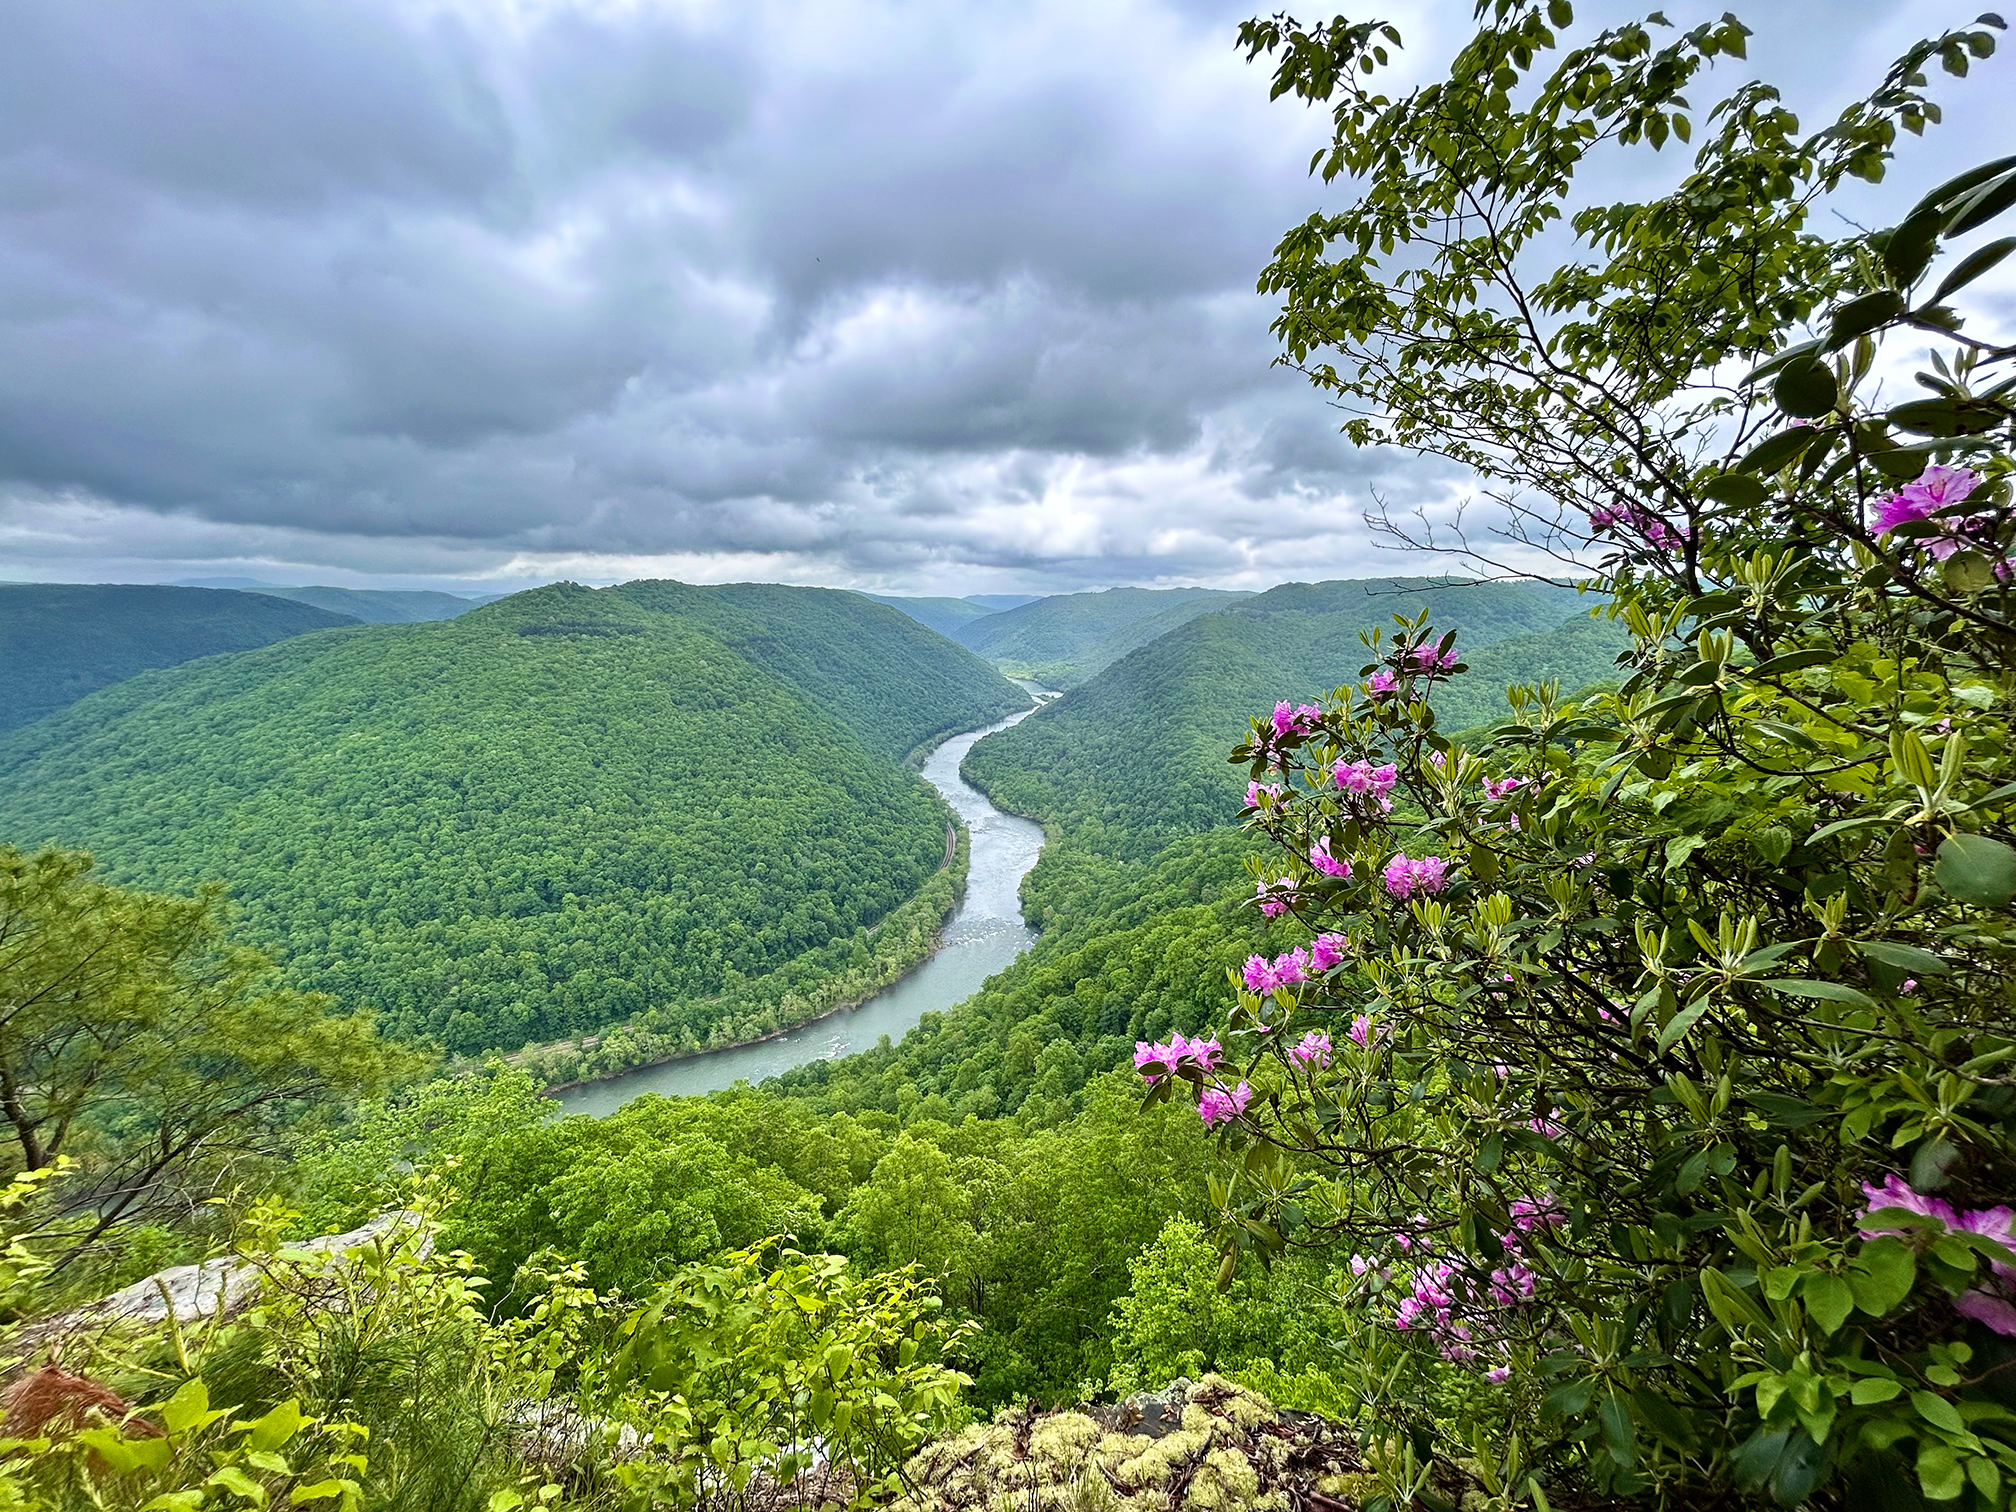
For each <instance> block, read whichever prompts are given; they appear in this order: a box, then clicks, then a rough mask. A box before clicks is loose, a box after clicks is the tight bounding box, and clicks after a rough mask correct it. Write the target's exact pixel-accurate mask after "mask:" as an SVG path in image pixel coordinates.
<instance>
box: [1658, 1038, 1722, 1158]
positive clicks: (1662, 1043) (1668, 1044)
mask: <svg viewBox="0 0 2016 1512" xmlns="http://www.w3.org/2000/svg"><path fill="white" fill-rule="evenodd" d="M1711 1006H1712V1005H1711V1004H1708V1003H1696V1004H1695V1005H1694V1006H1693V1007H1691V1008H1683V1009H1681V1010H1680V1011H1679V1012H1678V1013H1676V1014H1674V1015H1673V1017H1672V1018H1671V1019H1670V1020H1669V1021H1668V1022H1667V1025H1666V1027H1665V1028H1664V1029H1661V1030H1660V1031H1659V1053H1660V1054H1661V1055H1664V1054H1665V1053H1666V1052H1667V1051H1668V1050H1671V1049H1672V1048H1673V1047H1674V1046H1675V1045H1676V1044H1678V1043H1679V1042H1680V1039H1681V1037H1682V1036H1683V1035H1685V1034H1686V1033H1687V1031H1688V1030H1689V1029H1692V1028H1693V1027H1694V1025H1695V1024H1696V1023H1698V1022H1699V1021H1700V1018H1701V1015H1702V1014H1704V1013H1706V1012H1707V1011H1708V1009H1709V1008H1710V1007H1711ZM1696 1158H1697V1159H1701V1160H1704V1161H1705V1160H1706V1159H1707V1152H1706V1151H1705V1150H1704V1151H1702V1152H1701V1154H1700V1155H1699V1156H1698V1157H1696Z"/></svg>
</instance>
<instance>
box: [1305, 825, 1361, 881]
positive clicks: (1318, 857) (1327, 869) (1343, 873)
mask: <svg viewBox="0 0 2016 1512" xmlns="http://www.w3.org/2000/svg"><path fill="white" fill-rule="evenodd" d="M1309 864H1310V865H1311V866H1313V867H1315V868H1316V870H1318V871H1319V872H1321V873H1323V875H1324V876H1326V877H1338V878H1344V877H1348V876H1350V875H1351V863H1350V862H1349V861H1346V860H1343V859H1342V858H1340V857H1337V856H1333V855H1331V854H1330V837H1329V836H1328V835H1323V836H1319V837H1318V839H1317V841H1316V843H1315V844H1314V845H1312V846H1310V847H1309Z"/></svg>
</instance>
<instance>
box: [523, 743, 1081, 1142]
mask: <svg viewBox="0 0 2016 1512" xmlns="http://www.w3.org/2000/svg"><path fill="white" fill-rule="evenodd" d="M1028 712H1033V710H1031V711H1024V713H1018V714H1016V715H1013V716H1011V717H1010V718H1009V719H1007V720H1003V721H1000V722H999V723H997V724H995V725H990V726H988V727H987V729H985V730H968V731H965V732H963V733H962V734H959V735H956V736H954V737H953V738H951V739H950V740H948V741H946V742H944V743H943V744H942V745H941V746H940V747H939V748H938V749H937V750H935V751H933V752H932V753H931V754H930V756H929V758H928V759H927V760H926V761H925V763H924V768H923V775H924V777H925V779H926V780H927V781H929V782H930V783H931V784H932V785H933V786H934V787H936V788H937V789H938V791H939V792H940V793H941V794H942V795H943V796H944V797H945V799H946V800H947V802H948V803H950V804H951V806H952V808H953V809H954V810H955V811H956V812H957V813H958V815H959V817H960V818H961V819H962V820H963V821H964V825H963V828H962V830H961V836H962V838H961V841H960V844H959V847H958V849H959V851H960V853H961V854H960V859H959V862H958V869H959V871H960V872H961V873H962V874H963V875H964V877H965V887H964V894H963V897H962V898H961V899H960V900H959V901H958V903H957V907H956V909H955V911H954V913H953V916H952V919H951V921H950V922H949V923H948V924H945V925H944V927H943V929H942V931H938V930H936V929H935V926H936V924H937V922H938V919H939V918H941V917H942V915H939V916H934V918H933V921H932V922H933V924H934V933H933V938H932V939H931V940H927V941H926V942H925V943H926V944H927V945H929V944H931V943H933V942H934V941H935V943H936V944H937V947H938V948H937V950H936V951H935V953H933V952H929V951H927V952H926V954H928V959H924V960H922V961H921V963H919V964H917V965H916V966H915V967H914V969H911V970H908V971H906V972H905V973H904V974H902V975H901V976H900V977H897V978H896V979H894V980H892V981H890V982H889V983H888V984H886V985H885V986H883V987H882V988H881V989H880V990H878V991H875V992H873V993H872V994H871V995H869V996H868V997H867V998H866V1000H865V1001H861V1002H859V1003H858V1004H857V1005H856V1006H854V1007H853V1008H852V1009H851V1010H849V1011H842V1007H843V1005H839V1004H835V1005H833V1006H832V1007H829V1008H827V1009H825V1010H824V1011H823V1012H822V1013H821V1014H819V1015H817V1016H811V1015H807V1016H804V1017H802V1018H800V1019H799V1020H798V1021H797V1022H796V1023H795V1024H792V1025H790V1026H788V1027H786V1026H784V1025H781V1024H779V1025H776V1026H775V1027H771V1026H763V1027H761V1028H759V1029H758V1031H757V1032H756V1033H754V1034H751V1035H748V1036H746V1037H743V1042H742V1043H740V1044H737V1045H733V1046H722V1047H719V1048H707V1047H701V1046H676V1045H675V1046H672V1047H670V1048H671V1049H672V1051H673V1053H672V1054H669V1055H665V1056H661V1057H659V1058H657V1060H656V1061H655V1063H654V1064H652V1065H650V1066H649V1067H647V1068H641V1069H636V1070H627V1071H624V1072H622V1073H620V1074H617V1075H614V1076H607V1075H604V1076H603V1077H601V1078H600V1079H597V1080H593V1081H584V1080H583V1079H582V1078H580V1077H578V1076H577V1077H574V1078H553V1079H552V1080H554V1081H562V1080H573V1081H574V1082H575V1083H576V1085H574V1086H571V1087H570V1086H561V1087H556V1088H554V1095H555V1096H556V1097H557V1098H558V1099H559V1101H560V1103H561V1104H562V1106H563V1107H565V1108H566V1109H567V1110H568V1111H569V1112H585V1113H594V1114H602V1113H608V1112H612V1111H614V1110H615V1109H616V1108H618V1107H620V1106H622V1105H623V1103H625V1102H627V1101H629V1100H630V1099H631V1098H633V1097H638V1096H642V1095H643V1094H645V1093H647V1092H656V1093H661V1094H663V1095H666V1096H690V1095H695V1094H698V1093H703V1092H709V1091H713V1090H716V1089H718V1088H721V1087H727V1086H731V1085H733V1084H734V1083H735V1082H736V1081H738V1080H748V1081H752V1082H755V1081H761V1080H763V1079H765V1078H766V1077H770V1076H776V1075H778V1074H780V1073H782V1072H784V1071H788V1070H790V1069H791V1068H792V1067H793V1066H797V1065H803V1064H805V1063H806V1062H808V1061H815V1060H824V1059H829V1058H832V1057H834V1056H839V1055H846V1054H851V1053H853V1052H854V1051H857V1050H864V1049H868V1048H870V1047H871V1046H873V1045H874V1044H875V1043H876V1041H877V1040H878V1039H879V1038H881V1037H883V1036H885V1035H886V1036H888V1037H890V1038H900V1037H901V1036H902V1035H903V1034H905V1033H907V1032H909V1030H910V1029H911V1028H913V1027H915V1025H916V1023H917V1020H918V1019H919V1018H921V1017H922V1016H923V1015H924V1014H925V1013H928V1012H933V1011H936V1010H940V1009H943V1008H948V1007H950V1006H951V1005H952V1004H953V1003H956V1002H959V1001H961V1000H962V999H964V998H965V997H967V996H969V995H970V994H971V993H972V992H973V991H975V990H976V989H977V988H978V987H979V985H980V984H981V982H983V981H985V980H986V979H987V978H988V977H989V976H992V975H993V974H994V973H995V972H996V971H999V970H1001V969H1002V968H1004V967H1006V966H1007V965H1008V964H1009V963H1010V962H1012V961H1013V960H1014V959H1015V957H1016V956H1018V955H1020V954H1021V953H1022V951H1023V950H1025V949H1027V948H1028V946H1029V945H1030V944H1031V943H1033V942H1034V939H1035V935H1034V933H1033V932H1032V931H1031V930H1030V929H1029V927H1028V926H1027V925H1026V924H1025V923H1024V922H1023V919H1022V912H1021V902H1020V896H1019V892H1020V883H1021V880H1022V878H1023V876H1024V875H1026V874H1027V873H1028V871H1029V869H1030V868H1031V867H1033V866H1034V865H1035V863H1036V857H1037V854H1038V852H1039V851H1040V849H1041V847H1042V842H1043V833H1042V830H1041V828H1040V827H1039V826H1037V825H1034V824H1030V823H1028V822H1027V821H1024V820H1021V819H1016V818H1011V817H1010V816H1008V815H1005V814H1002V813H1001V812H1000V811H998V810H997V809H995V808H994V806H993V805H992V804H990V803H989V802H988V801H987V800H986V798H985V797H984V796H983V795H982V794H981V793H980V792H978V791H977V790H976V789H974V788H973V787H971V786H969V785H968V784H967V783H966V782H965V781H964V780H962V779H961V777H960V776H959V766H960V763H961V762H962V761H963V760H964V759H965V756H966V753H967V752H968V751H969V750H971V749H972V746H973V743H974V742H975V741H977V740H979V739H980V738H981V736H983V735H985V734H987V733H989V732H991V731H992V730H995V729H1001V728H1005V727H1006V726H1007V725H1010V724H1013V723H1015V722H1016V721H1018V720H1020V719H1021V718H1023V717H1025V715H1026V713H1028ZM939 875H940V876H941V877H944V876H946V875H947V874H946V873H940V874H939ZM612 1037H613V1036H612ZM570 1048H571V1047H570ZM682 1050H683V1052H684V1053H679V1052H681V1051H682ZM696 1051H697V1052H698V1053H695V1052H696ZM602 1053H603V1052H602V1047H600V1046H598V1047H596V1048H595V1051H594V1052H593V1056H594V1057H595V1058H599V1057H600V1055H601V1054H602ZM591 1063H592V1061H591Z"/></svg>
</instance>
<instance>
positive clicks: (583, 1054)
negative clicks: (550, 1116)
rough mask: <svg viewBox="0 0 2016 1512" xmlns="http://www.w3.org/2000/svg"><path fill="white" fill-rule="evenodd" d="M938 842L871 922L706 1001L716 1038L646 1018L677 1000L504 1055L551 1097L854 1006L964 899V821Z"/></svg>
mask: <svg viewBox="0 0 2016 1512" xmlns="http://www.w3.org/2000/svg"><path fill="white" fill-rule="evenodd" d="M946 838H947V845H946V849H947V852H948V854H947V856H946V861H945V864H943V865H941V866H940V867H939V869H938V870H937V871H936V872H934V873H933V874H932V875H931V876H930V877H929V878H928V879H927V880H926V881H925V883H924V885H923V886H922V887H920V888H919V889H918V890H917V891H916V892H914V893H912V894H911V895H910V896H909V897H908V898H907V899H905V900H904V901H903V902H902V903H899V904H898V905H897V906H896V907H895V908H893V909H891V910H890V911H889V912H888V913H887V914H885V915H884V916H883V917H882V918H881V919H880V920H879V921H877V922H876V923H875V924H874V925H873V926H872V927H871V928H869V929H867V930H863V931H862V932H861V933H860V934H858V935H853V936H849V937H848V938H847V939H844V940H835V941H833V942H832V943H831V944H828V945H826V946H823V947H822V948H820V949H819V950H815V951H809V952H807V953H806V954H805V955H802V956H800V957H798V958H797V959H796V960H794V961H790V962H787V963H786V964H785V965H784V966H782V967H780V968H779V969H778V970H777V971H774V972H770V973H768V974H767V975H765V976H762V977H758V978H756V979H755V980H754V981H751V982H747V983H745V984H743V985H742V986H741V987H740V988H738V989H736V990H735V991H733V992H731V993H722V994H720V995H718V996H716V997H713V998H710V999H708V1004H709V1006H710V1007H713V1008H715V1009H716V1010H717V1012H719V1017H718V1018H717V1021H716V1022H717V1031H716V1032H717V1033H719V1034H720V1035H721V1038H720V1039H719V1040H718V1041H715V1042H713V1043H707V1044H702V1043H700V1042H699V1041H697V1040H696V1039H694V1037H693V1035H692V1033H691V1032H690V1031H688V1030H683V1029H682V1030H679V1031H675V1032H668V1031H666V1030H664V1029H661V1028H659V1027H658V1026H657V1025H656V1024H654V1022H653V1020H654V1018H663V1019H669V1018H670V1017H672V1014H673V1012H674V1011H676V1009H677V1008H679V1007H683V1006H685V1005H683V1004H678V1005H672V1008H671V1009H668V1010H665V1011H663V1012H662V1014H661V1013H660V1012H659V1011H656V1010H646V1011H645V1012H644V1013H641V1014H639V1015H637V1016H636V1017H635V1018H632V1019H628V1020H625V1021H624V1022H622V1023H620V1024H613V1025H611V1026H610V1027H609V1028H607V1029H605V1030H603V1031H602V1032H601V1033H600V1034H596V1035H588V1036H584V1037H583V1038H582V1039H580V1040H561V1041H557V1042H549V1043H547V1044H541V1045H528V1046H526V1047H525V1048H524V1049H522V1050H518V1051H515V1052H514V1053H513V1054H511V1055H510V1056H508V1057H507V1059H508V1060H509V1061H510V1062H511V1063H512V1064H513V1065H517V1066H522V1067H524V1068H525V1069H526V1070H528V1071H530V1072H531V1073H532V1074H533V1075H534V1076H536V1077H538V1078H539V1079H540V1080H541V1081H542V1082H544V1083H545V1084H546V1091H547V1093H548V1095H549V1096H558V1095H560V1094H562V1093H565V1092H571V1091H575V1090H577V1089H579V1088H581V1087H586V1086H592V1085H594V1084H595V1083H597V1082H601V1081H607V1080H609V1079H611V1078H614V1077H622V1076H628V1075H631V1074H633V1073H636V1072H639V1071H646V1070H650V1069H653V1068H655V1067H659V1066H667V1065H671V1064H672V1063H674V1062H676V1061H681V1060H691V1059H694V1058H696V1057H699V1056H705V1055H713V1054H716V1053H719V1052H721V1051H724V1050H735V1049H740V1048H742V1047H744V1046H748V1045H760V1044H763V1043H765V1042H766V1041H769V1040H774V1039H777V1038H780V1037H781V1036H783V1035H786V1034H789V1033H791V1032H792V1031H793V1030H795V1029H802V1028H805V1027H806V1026H807V1025H811V1024H816V1023H818V1022H819V1021H820V1020H821V1019H826V1018H831V1017H832V1016H833V1015H834V1014H836V1013H845V1012H847V1011H848V1010H849V1009H852V1008H859V1007H860V1006H861V1005H862V1004H863V1003H865V1002H867V1001H869V1000H870V999H871V998H873V997H875V996H876V994H878V993H881V992H886V991H887V990H888V989H889V988H890V987H891V986H893V985H894V984H896V983H897V982H900V981H901V980H902V979H903V978H904V977H906V976H908V975H909V974H910V973H911V972H913V971H916V970H917V969H918V968H920V967H922V966H923V965H925V964H926V963H927V962H928V961H929V960H930V959H931V957H932V956H933V955H935V954H936V953H937V950H938V947H939V944H940V942H941V940H942V938H943V934H944V929H945V925H946V923H947V921H949V920H950V919H951V917H952V915H953V913H954V912H955V911H956V910H957V908H958V906H959V903H960V900H961V899H962V898H963V897H964V896H965V893H966V874H967V867H968V865H969V863H970V858H971V843H970V840H969V837H968V835H967V832H966V829H965V827H964V826H963V825H962V826H948V828H947V837H946ZM724 1004H725V1005H727V1006H726V1009H725V1011H721V1010H722V1005H724ZM738 1010H739V1011H738Z"/></svg>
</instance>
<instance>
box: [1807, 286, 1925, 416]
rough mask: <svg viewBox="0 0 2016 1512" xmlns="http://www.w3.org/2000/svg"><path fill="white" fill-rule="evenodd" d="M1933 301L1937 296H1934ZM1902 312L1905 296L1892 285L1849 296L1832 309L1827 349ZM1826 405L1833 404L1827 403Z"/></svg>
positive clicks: (1843, 342)
mask: <svg viewBox="0 0 2016 1512" xmlns="http://www.w3.org/2000/svg"><path fill="white" fill-rule="evenodd" d="M1935 303H1936V300H1935ZM1903 313H1904V296H1903V295H1902V294H1899V293H1898V292H1897V291H1896V290H1895V289H1877V290H1874V291H1873V292H1871V293H1868V294H1863V295H1860V296H1859V297H1857V298H1855V299H1851V300H1849V301H1848V303H1846V304H1844V305H1842V306H1841V308H1840V309H1838V310H1836V311H1835V312H1834V318H1833V320H1832V321H1831V322H1830V323H1829V326H1828V330H1827V346H1828V349H1829V350H1832V349H1833V348H1835V347H1843V346H1846V345H1847V344H1848V343H1849V342H1851V341H1853V340H1854V339H1855V338H1856V337H1857V336H1861V335H1865V334H1866V333H1868V332H1870V331H1873V330H1875V329H1876V327H1878V326H1880V325H1884V324H1887V323H1888V322H1890V321H1892V320H1895V319H1896V318H1897V317H1898V316H1899V315H1901V314H1903ZM1828 408H1829V409H1831V408H1833V406H1832V405H1831V404H1830V405H1829V406H1828Z"/></svg>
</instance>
